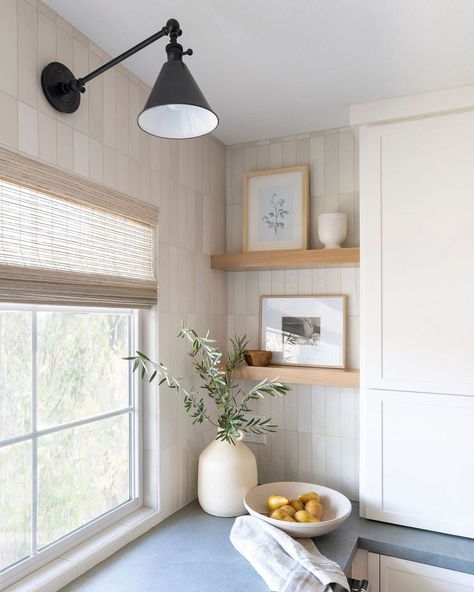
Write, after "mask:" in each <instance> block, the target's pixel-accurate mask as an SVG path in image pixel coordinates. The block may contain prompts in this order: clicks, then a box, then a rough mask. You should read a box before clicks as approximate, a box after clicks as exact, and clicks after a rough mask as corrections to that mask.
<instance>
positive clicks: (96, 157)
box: [89, 137, 104, 183]
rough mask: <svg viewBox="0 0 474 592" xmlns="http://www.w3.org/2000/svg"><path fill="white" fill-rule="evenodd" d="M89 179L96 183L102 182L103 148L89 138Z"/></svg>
mask: <svg viewBox="0 0 474 592" xmlns="http://www.w3.org/2000/svg"><path fill="white" fill-rule="evenodd" d="M89 177H90V178H91V179H92V180H93V181H96V182H97V183H103V182H104V147H103V145H102V144H101V143H100V142H98V141H97V140H94V139H93V138H91V137H89Z"/></svg>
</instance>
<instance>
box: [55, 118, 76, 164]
mask: <svg viewBox="0 0 474 592" xmlns="http://www.w3.org/2000/svg"><path fill="white" fill-rule="evenodd" d="M56 137H57V142H56V152H57V164H58V166H59V167H61V168H63V169H67V170H69V171H72V170H73V169H74V132H73V130H72V128H71V127H69V126H68V125H66V124H65V123H63V121H58V124H57V128H56Z"/></svg>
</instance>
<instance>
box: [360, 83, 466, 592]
mask: <svg viewBox="0 0 474 592" xmlns="http://www.w3.org/2000/svg"><path fill="white" fill-rule="evenodd" d="M453 108H456V111H455V112H454V111H450V110H451V109H453ZM371 112H372V113H373V117H372V120H371V119H370V113H371ZM384 118H385V120H384ZM352 121H353V122H356V123H357V124H358V125H360V126H361V127H360V129H359V143H360V202H361V203H360V209H361V467H360V472H361V491H360V497H361V512H362V515H365V516H366V517H368V518H373V519H377V520H383V521H388V522H395V523H399V524H405V525H409V526H415V527H419V528H425V529H429V530H438V531H441V532H447V533H451V534H458V535H461V536H468V537H474V512H473V511H472V501H471V500H472V491H473V489H474V430H473V428H472V426H474V307H473V301H474V86H472V87H469V88H467V90H466V89H459V90H458V91H455V90H452V91H446V92H444V93H430V94H427V95H426V97H424V95H417V96H416V97H408V98H404V99H393V100H391V101H382V102H380V103H373V104H370V105H366V106H360V107H355V108H354V110H353V113H352ZM401 589H403V587H402V588H401Z"/></svg>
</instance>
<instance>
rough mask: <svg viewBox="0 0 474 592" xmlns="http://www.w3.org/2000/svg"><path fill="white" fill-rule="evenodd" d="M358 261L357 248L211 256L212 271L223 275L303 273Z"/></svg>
mask: <svg viewBox="0 0 474 592" xmlns="http://www.w3.org/2000/svg"><path fill="white" fill-rule="evenodd" d="M359 259H360V249H359V247H350V248H347V249H309V250H292V251H257V252H255V253H237V254H231V255H212V256H211V267H212V268H213V269H222V270H224V271H258V270H262V269H305V268H311V267H317V266H325V267H354V266H357V265H359Z"/></svg>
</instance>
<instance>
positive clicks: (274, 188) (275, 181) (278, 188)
mask: <svg viewBox="0 0 474 592" xmlns="http://www.w3.org/2000/svg"><path fill="white" fill-rule="evenodd" d="M308 177H309V174H308V167H307V166H296V167H288V168H284V169H270V170H266V171H254V172H251V173H246V174H245V175H244V200H243V250H244V253H247V252H249V251H276V250H285V249H306V248H307V246H308V203H309V186H308Z"/></svg>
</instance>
